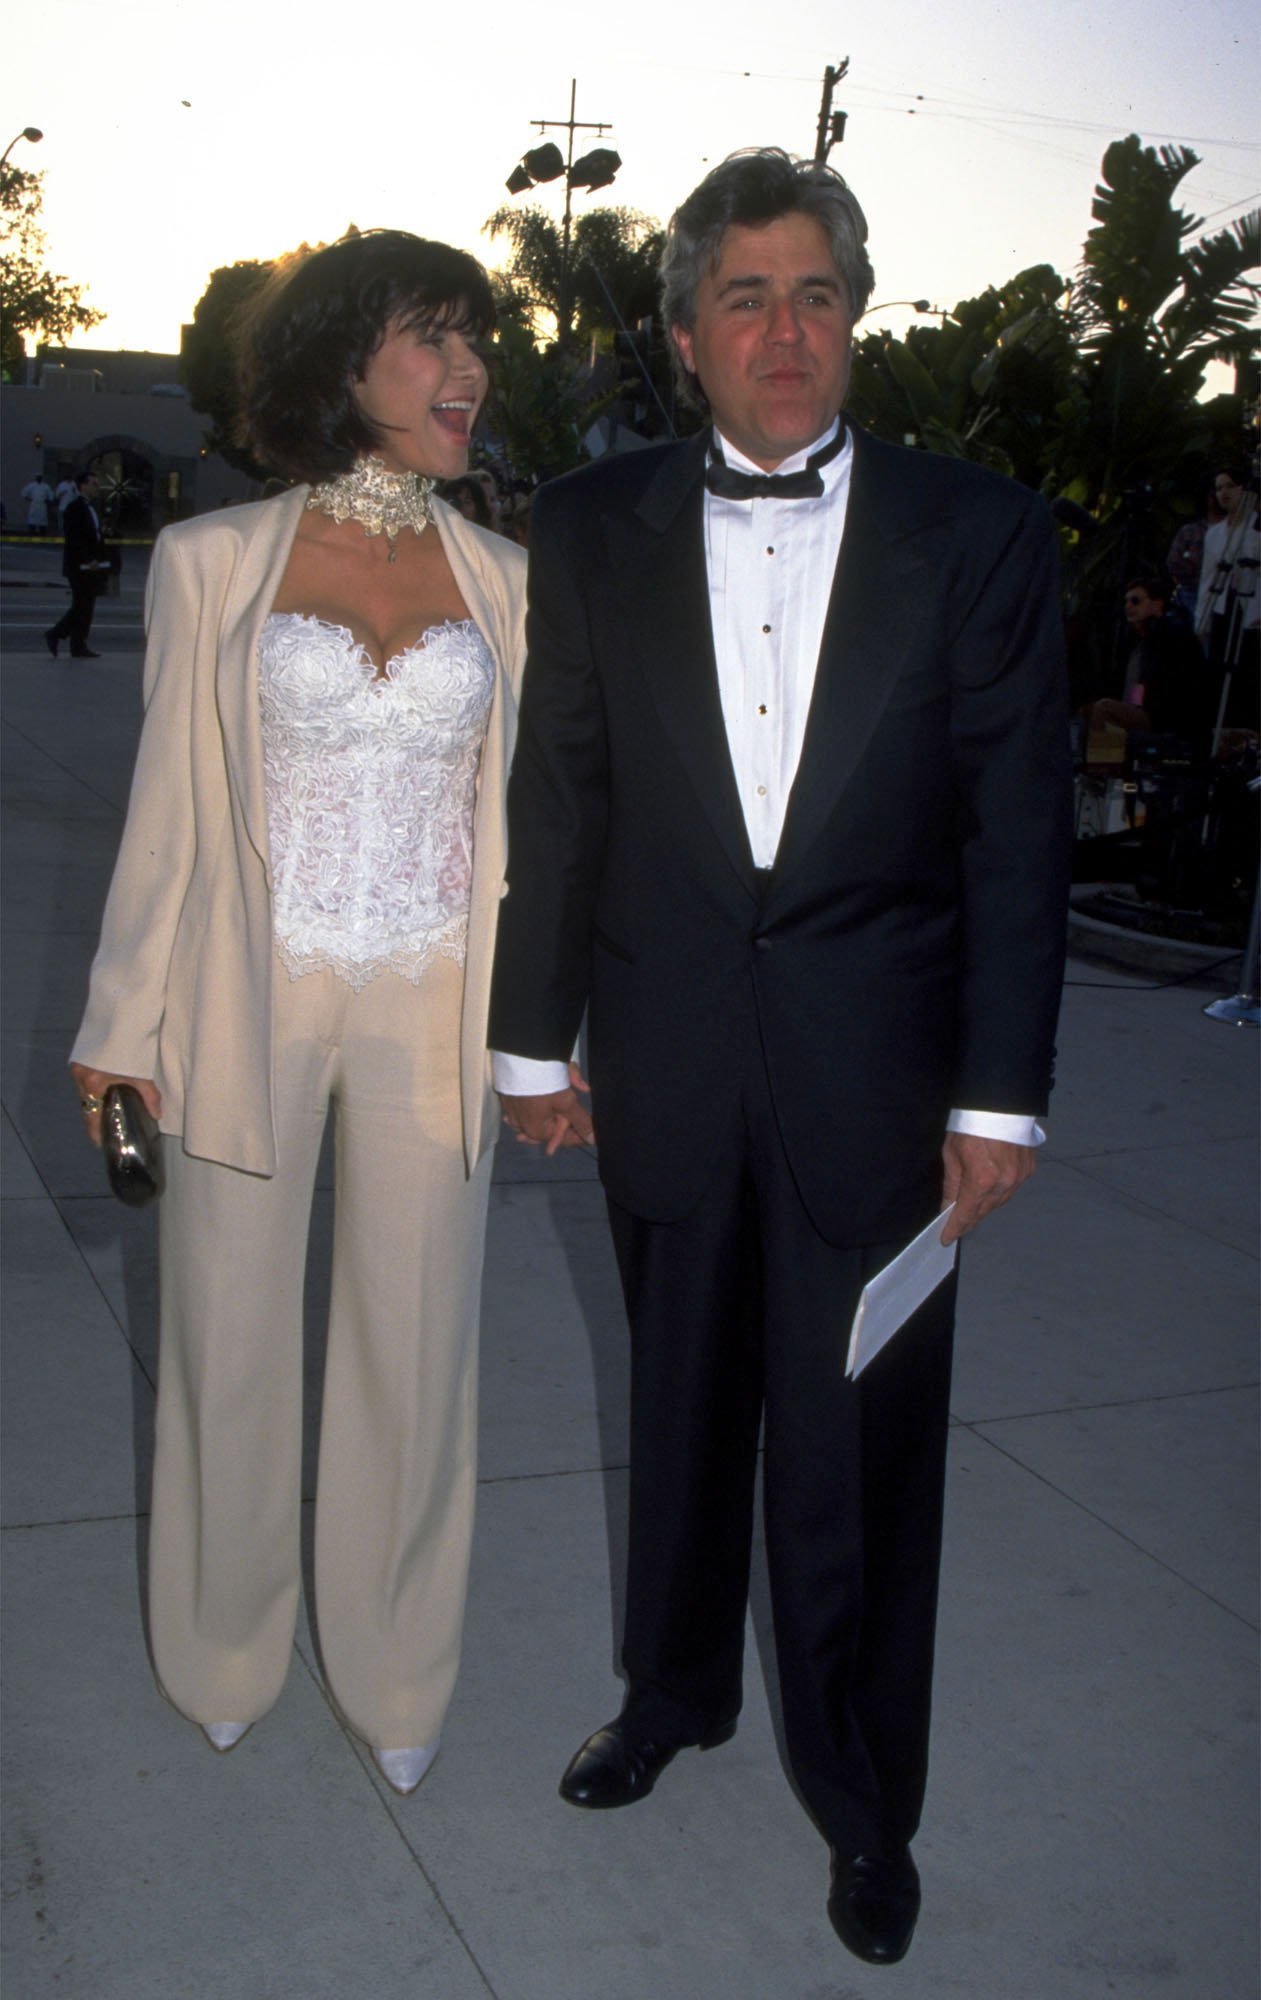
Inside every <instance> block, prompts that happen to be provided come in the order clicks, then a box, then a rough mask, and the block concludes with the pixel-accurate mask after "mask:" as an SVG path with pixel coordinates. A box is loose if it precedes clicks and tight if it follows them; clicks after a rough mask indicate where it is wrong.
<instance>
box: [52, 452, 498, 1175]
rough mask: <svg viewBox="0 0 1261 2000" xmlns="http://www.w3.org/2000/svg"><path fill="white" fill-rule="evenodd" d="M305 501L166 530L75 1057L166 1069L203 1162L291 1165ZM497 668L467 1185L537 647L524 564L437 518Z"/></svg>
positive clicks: (479, 913) (116, 1066) (295, 495)
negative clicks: (287, 1101)
mask: <svg viewBox="0 0 1261 2000" xmlns="http://www.w3.org/2000/svg"><path fill="white" fill-rule="evenodd" d="M308 491H309V489H308V488H307V487H306V486H296V487H294V488H293V489H292V490H291V491H290V492H288V493H284V494H282V495H280V496H279V497H278V498H276V499H274V500H264V501H261V502H259V503H257V504H255V505H252V506H247V507H234V508H226V509H224V510H223V512H221V513H218V514H213V515H206V516H203V517H201V518H200V519H198V520H195V521H186V522H181V523H180V524H179V525H178V526H176V527H171V528H166V529H164V530H163V532H162V533H161V535H159V537H158V540H157V542H156V544H155V546H154V551H153V562H152V566H151V569H150V574H149V586H148V592H147V597H146V605H145V622H146V628H147V633H148V644H147V647H146V652H145V669H144V701H145V719H144V726H143V729H142V731H141V735H140V745H139V749H138V751H137V756H136V767H135V774H134V776H133V779H132V787H131V799H130V802H129V805H128V808H127V821H126V825H125V827H124V829H123V838H122V845H121V847H120V849H119V854H118V861H117V865H116V867H115V869H114V876H113V881H112V883H111V885H110V891H109V897H108V900H107V902H106V905H105V916H104V921H103V924H102V930H101V942H100V947H99V949H98V951H97V954H96V958H95V960H94V962H93V965H92V974H91V980H90V984H89V989H88V1005H87V1012H86V1014H85V1015H84V1019H83V1024H82V1026H81V1028H80V1029H79V1033H78V1036H77V1038H76V1041H75V1045H74V1048H73V1050H72V1052H71V1059H72V1060H73V1061H75V1062H81V1063H85V1064H87V1065H88V1066H89V1067H90V1068H92V1069H99V1070H105V1071H107V1072H113V1073H114V1074H116V1075H122V1076H138V1077H152V1078H153V1079H154V1081H155V1082H156V1083H157V1086H158V1089H159V1090H160V1091H161V1093H162V1119H161V1124H162V1130H163V1131H164V1132H176V1133H182V1134H183V1140H184V1146H185V1148H186V1150H187V1151H188V1152H190V1153H193V1154H195V1155H196V1156H197V1157H199V1158H202V1159H208V1160H219V1161H222V1162H224V1163H225V1164H226V1165H228V1166H232V1167H240V1168H243V1169H244V1170H245V1171H246V1172H248V1173H254V1174H273V1173H275V1171H276V1132H275V1122H274V1117H273V1109H272V1048H271V1020H272V1007H271V983H272V979H273V977H274V976H275V974H274V967H275V959H274V947H273V933H272V908H271V867H270V856H269V849H268V838H267V811H266V801H265V796H264V789H263V740H262V727H261V723H260V719H259V686H258V641H259V634H260V632H261V630H262V625H263V620H264V619H265V618H266V616H267V614H268V612H269V611H270V610H271V607H272V605H273V603H274V602H275V598H276V593H277V591H278V590H279V587H280V580H281V577H282V576H283V574H284V569H285V564H286V562H287V561H288V557H289V550H290V548H291V546H292V543H293V538H294V535H295V533H296V532H297V527H298V523H299V521H300V520H301V518H302V511H303V508H304V506H305V503H306V497H307V493H308ZM435 513H436V518H437V530H438V533H439V535H440V536H441V538H442V545H443V548H444V549H445V550H446V553H447V556H448V558H449V560H450V563H451V568H452V570H453V572H454V574H455V580H456V583H457V584H458V586H459V589H460V593H461V595H462V596H463V598H464V601H465V603H466V604H467V606H468V609H469V615H470V616H471V617H472V618H473V619H474V620H475V621H476V623H477V625H478V627H479V629H480V631H481V633H482V636H483V637H484V638H485V640H486V643H487V645H488V646H489V648H490V650H491V652H492V654H493V655H494V658H495V664H496V676H495V692H494V698H493V701H492V705H491V711H490V720H489V724H488V727H487V733H486V743H485V747H484V749H483V752H482V761H481V768H480V772H479V775H478V781H477V801H476V806H475V809H474V820H473V881H472V891H471V903H470V909H469V929H468V953H467V957H466V960H465V968H464V1009H463V1018H462V1021H461V1025H460V1102H461V1108H462V1112H463V1121H464V1153H465V1162H466V1166H467V1168H468V1171H469V1172H470V1173H471V1172H472V1170H473V1168H474V1166H475V1165H476V1163H477V1161H478V1159H479V1158H480V1157H481V1155H482V1153H483V1152H484V1150H485V1149H486V1147H487V1146H489V1145H491V1144H492V1143H493V1141H494V1139H495V1136H496V1133H497V1129H498V1118H497V1112H496V1107H495V1102H494V1097H493V1094H492V1091H491V1087H490V1065H489V1058H488V1055H487V1051H486V1014H487V1006H488V1001H489V993H490V971H491V960H492V957H493V954H494V945H495V925H496V920H497V917H498V912H499V901H500V897H501V895H502V894H503V881H504V863H505V854H506V846H507V840H506V831H505V818H504V790H505V786H506V784H507V777H508V766H509V763H510V761H511V757H512V747H513V742H514V740H515V735H516V721H517V695H518V691H519V687H520V677H521V668H522V664H523V660H524V651H525V634H524V626H525V552H524V550H522V549H520V548H517V547H516V546H515V545H514V544H513V543H510V542H507V541H505V540H503V539H501V538H500V537H499V536H495V535H490V534H488V533H486V532H485V531H484V530H483V529H481V528H477V527H474V526H472V525H471V524H470V523H469V522H467V521H465V520H464V519H463V517H462V516H461V515H459V514H457V513H456V512H455V510H454V509H453V508H451V507H448V506H446V505H445V504H444V503H442V502H439V503H437V505H436V507H435Z"/></svg>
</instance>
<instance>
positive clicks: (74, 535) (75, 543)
mask: <svg viewBox="0 0 1261 2000" xmlns="http://www.w3.org/2000/svg"><path fill="white" fill-rule="evenodd" d="M75 485H76V486H77V488H78V493H77V496H76V497H75V499H73V500H72V501H71V502H70V505H69V506H68V507H67V508H66V511H65V515H64V516H63V519H62V534H63V535H64V537H65V541H64V544H63V547H62V554H61V573H62V575H63V576H64V577H65V579H66V582H67V583H68V584H69V585H70V609H69V610H68V611H67V612H66V613H65V616H64V617H62V618H59V619H58V620H57V623H56V624H55V625H50V626H49V628H48V630H47V632H45V634H44V644H45V645H46V646H47V648H48V650H49V652H50V653H51V654H52V656H53V658H54V660H55V659H56V657H57V649H58V647H59V646H60V644H61V641H62V640H63V639H68V640H69V641H70V657H71V658H72V659H75V660H99V659H100V657H101V656H100V654H99V653H94V652H93V651H92V648H91V647H90V646H89V645H88V634H89V632H90V631H91V630H92V613H93V612H94V611H95V609H96V600H97V595H98V593H99V591H100V588H101V584H102V582H103V581H104V579H105V575H106V572H107V571H108V569H109V563H108V560H107V558H106V554H105V537H104V536H103V535H102V533H101V523H100V518H99V516H98V514H97V511H96V506H95V501H96V496H97V492H98V490H99V489H98V487H97V482H96V478H95V476H94V475H93V474H92V473H90V472H81V473H80V474H79V476H78V478H77V479H76V481H75Z"/></svg>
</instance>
